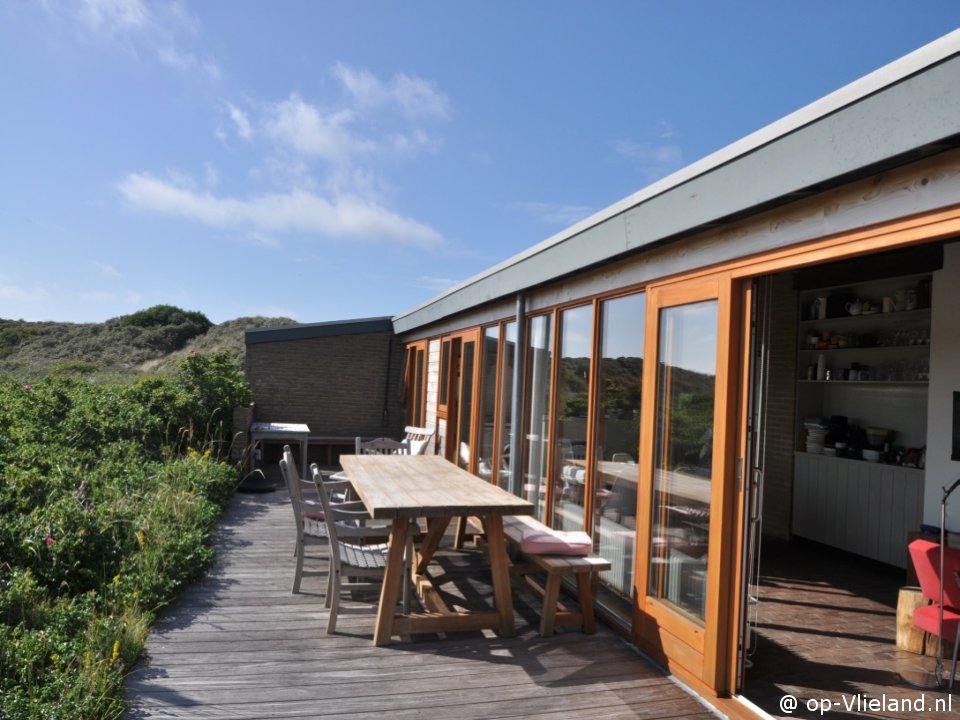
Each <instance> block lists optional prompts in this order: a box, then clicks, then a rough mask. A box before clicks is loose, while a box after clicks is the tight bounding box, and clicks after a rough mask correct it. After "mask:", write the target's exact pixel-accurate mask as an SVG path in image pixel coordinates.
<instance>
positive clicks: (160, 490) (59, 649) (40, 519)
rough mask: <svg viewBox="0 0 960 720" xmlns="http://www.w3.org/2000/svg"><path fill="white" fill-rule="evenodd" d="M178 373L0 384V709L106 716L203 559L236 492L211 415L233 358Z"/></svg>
mask: <svg viewBox="0 0 960 720" xmlns="http://www.w3.org/2000/svg"><path fill="white" fill-rule="evenodd" d="M180 372H181V375H180V377H179V378H177V379H173V378H168V379H156V378H154V379H147V380H143V381H140V382H137V383H134V384H132V385H109V386H104V385H95V384H92V383H90V382H87V381H84V380H79V379H76V378H70V377H62V376H50V377H48V378H46V379H44V380H42V381H39V382H37V383H35V384H21V383H12V382H2V383H0V428H2V431H0V717H3V718H6V717H10V718H57V719H58V720H74V719H76V720H79V719H81V718H114V717H120V715H121V714H122V712H123V703H122V700H121V696H122V689H123V676H124V673H125V672H126V671H127V670H128V669H129V668H130V666H131V665H132V664H133V663H134V662H135V661H136V658H137V656H138V655H139V653H140V652H141V650H142V648H143V644H144V642H145V640H146V636H147V630H148V628H149V625H150V622H151V621H152V618H153V613H154V612H155V611H156V610H157V609H158V608H159V607H161V606H162V605H164V604H165V603H167V602H169V601H170V600H171V599H172V598H173V597H174V596H175V594H176V593H177V592H178V591H179V590H181V589H182V588H183V587H184V586H185V585H186V584H187V583H189V582H191V581H193V580H195V579H197V578H198V577H200V576H201V574H202V573H203V571H204V570H205V568H206V567H207V566H208V565H209V563H210V561H211V559H212V549H211V547H210V543H209V536H210V533H211V531H212V529H213V527H214V525H215V523H216V520H217V518H218V517H219V515H220V513H221V512H222V510H223V508H224V507H225V506H226V504H227V502H229V499H230V497H231V495H232V492H233V490H234V488H235V485H236V479H237V472H236V468H234V467H231V466H230V465H227V464H225V463H223V462H220V461H219V460H218V457H219V456H220V454H219V453H220V450H221V449H222V448H223V447H224V446H225V443H226V439H228V437H229V433H228V432H226V433H225V434H224V435H222V436H221V435H208V434H205V433H206V431H207V429H208V428H214V429H216V430H217V432H220V431H221V430H223V429H224V428H223V427H221V426H219V425H218V424H217V423H216V422H211V418H212V417H221V416H224V415H226V414H227V412H226V410H227V409H232V405H231V403H236V402H242V403H245V402H248V401H249V390H248V389H247V388H246V385H245V384H244V383H243V381H242V378H241V377H240V375H239V372H238V371H237V370H236V368H235V366H233V365H229V366H228V365H227V364H225V363H224V361H223V359H222V358H218V357H216V356H211V357H203V356H191V357H190V358H188V359H187V361H185V362H184V363H183V364H182V367H181V370H180Z"/></svg>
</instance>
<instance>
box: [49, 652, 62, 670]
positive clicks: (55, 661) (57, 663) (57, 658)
mask: <svg viewBox="0 0 960 720" xmlns="http://www.w3.org/2000/svg"><path fill="white" fill-rule="evenodd" d="M50 662H52V663H53V666H54V667H55V668H57V669H59V668H60V656H59V655H57V654H56V653H54V654H53V655H51V656H50Z"/></svg>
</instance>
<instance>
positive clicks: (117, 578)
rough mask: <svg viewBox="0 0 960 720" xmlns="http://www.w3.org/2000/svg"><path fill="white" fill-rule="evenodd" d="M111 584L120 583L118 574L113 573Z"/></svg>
mask: <svg viewBox="0 0 960 720" xmlns="http://www.w3.org/2000/svg"><path fill="white" fill-rule="evenodd" d="M113 584H114V585H119V584H120V576H119V575H114V576H113Z"/></svg>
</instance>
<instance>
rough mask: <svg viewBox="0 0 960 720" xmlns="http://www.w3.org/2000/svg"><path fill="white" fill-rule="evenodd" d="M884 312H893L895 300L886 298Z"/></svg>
mask: <svg viewBox="0 0 960 720" xmlns="http://www.w3.org/2000/svg"><path fill="white" fill-rule="evenodd" d="M883 311H884V312H893V298H892V297H885V298H884V299H883Z"/></svg>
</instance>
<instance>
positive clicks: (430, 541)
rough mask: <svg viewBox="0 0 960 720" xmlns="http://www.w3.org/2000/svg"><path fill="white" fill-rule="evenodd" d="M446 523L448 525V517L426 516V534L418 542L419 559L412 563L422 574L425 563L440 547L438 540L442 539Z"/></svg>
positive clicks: (424, 569)
mask: <svg viewBox="0 0 960 720" xmlns="http://www.w3.org/2000/svg"><path fill="white" fill-rule="evenodd" d="M448 525H450V518H449V517H438V518H427V534H426V536H425V537H424V538H423V542H421V543H420V555H419V560H418V561H417V562H416V563H414V564H415V565H416V570H417V572H418V573H419V574H421V575H423V574H424V573H425V572H426V571H427V565H429V564H430V560H431V559H432V558H433V554H434V553H435V552H436V551H437V548H438V547H440V541H441V540H443V534H444V533H445V532H446V531H447V526H448Z"/></svg>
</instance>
